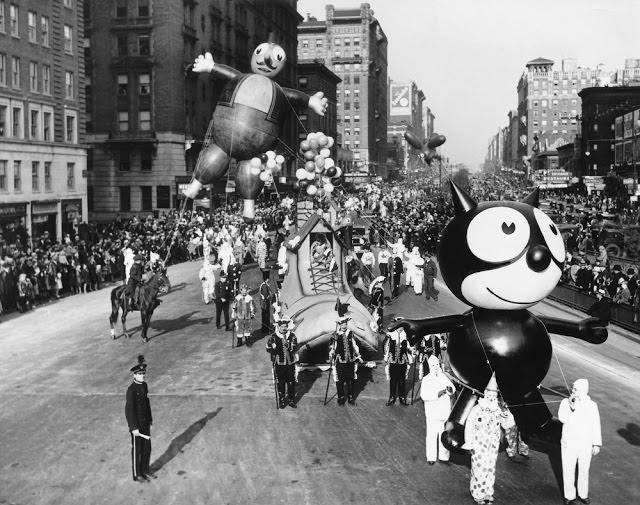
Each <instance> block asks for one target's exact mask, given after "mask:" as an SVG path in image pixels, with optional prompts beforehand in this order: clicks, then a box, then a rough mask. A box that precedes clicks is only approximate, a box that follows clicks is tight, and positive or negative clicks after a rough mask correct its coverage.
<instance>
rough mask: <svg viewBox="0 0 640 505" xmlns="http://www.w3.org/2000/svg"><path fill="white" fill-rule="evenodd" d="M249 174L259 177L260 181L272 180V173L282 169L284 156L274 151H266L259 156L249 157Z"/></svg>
mask: <svg viewBox="0 0 640 505" xmlns="http://www.w3.org/2000/svg"><path fill="white" fill-rule="evenodd" d="M249 163H250V166H251V175H256V176H259V177H260V180H261V181H262V182H266V183H268V182H270V181H273V174H274V173H275V172H279V171H280V170H282V164H283V163H284V156H282V154H276V153H275V152H274V151H267V152H266V153H264V154H262V155H261V156H260V157H258V156H256V157H254V158H251V161H250V162H249Z"/></svg>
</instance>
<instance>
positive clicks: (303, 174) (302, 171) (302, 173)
mask: <svg viewBox="0 0 640 505" xmlns="http://www.w3.org/2000/svg"><path fill="white" fill-rule="evenodd" d="M296 179H298V180H299V181H301V180H302V179H305V180H306V179H307V171H306V170H305V169H304V168H299V169H298V170H296Z"/></svg>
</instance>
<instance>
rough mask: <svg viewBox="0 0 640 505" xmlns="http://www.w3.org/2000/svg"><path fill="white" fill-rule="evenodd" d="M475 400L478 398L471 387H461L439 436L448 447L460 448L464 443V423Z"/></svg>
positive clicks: (451, 448) (452, 448)
mask: <svg viewBox="0 0 640 505" xmlns="http://www.w3.org/2000/svg"><path fill="white" fill-rule="evenodd" d="M477 401H478V398H477V397H476V395H475V394H474V393H473V391H472V390H471V389H468V388H462V391H461V392H460V394H459V395H458V399H457V400H456V403H455V404H454V405H453V409H452V410H451V414H449V419H448V420H447V423H446V425H445V430H444V432H443V433H442V437H441V438H442V443H443V444H444V446H445V447H447V448H448V449H450V450H458V451H459V450H461V448H462V446H463V445H464V425H465V423H466V422H467V418H468V417H469V412H471V409H472V408H473V407H474V406H475V404H476V402H477Z"/></svg>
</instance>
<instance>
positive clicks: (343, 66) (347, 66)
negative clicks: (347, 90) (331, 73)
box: [333, 63, 362, 72]
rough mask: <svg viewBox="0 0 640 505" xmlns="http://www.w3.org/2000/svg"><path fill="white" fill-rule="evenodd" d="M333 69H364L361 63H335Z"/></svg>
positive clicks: (346, 70) (339, 70)
mask: <svg viewBox="0 0 640 505" xmlns="http://www.w3.org/2000/svg"><path fill="white" fill-rule="evenodd" d="M333 69H334V70H335V71H336V72H342V71H343V70H344V71H345V72H350V71H351V70H353V71H354V72H360V71H361V69H362V65H360V63H334V65H333Z"/></svg>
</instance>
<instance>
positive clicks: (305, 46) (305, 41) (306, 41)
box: [302, 39, 309, 49]
mask: <svg viewBox="0 0 640 505" xmlns="http://www.w3.org/2000/svg"><path fill="white" fill-rule="evenodd" d="M302 47H303V48H305V49H307V48H308V47H309V41H308V40H307V39H302Z"/></svg>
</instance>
